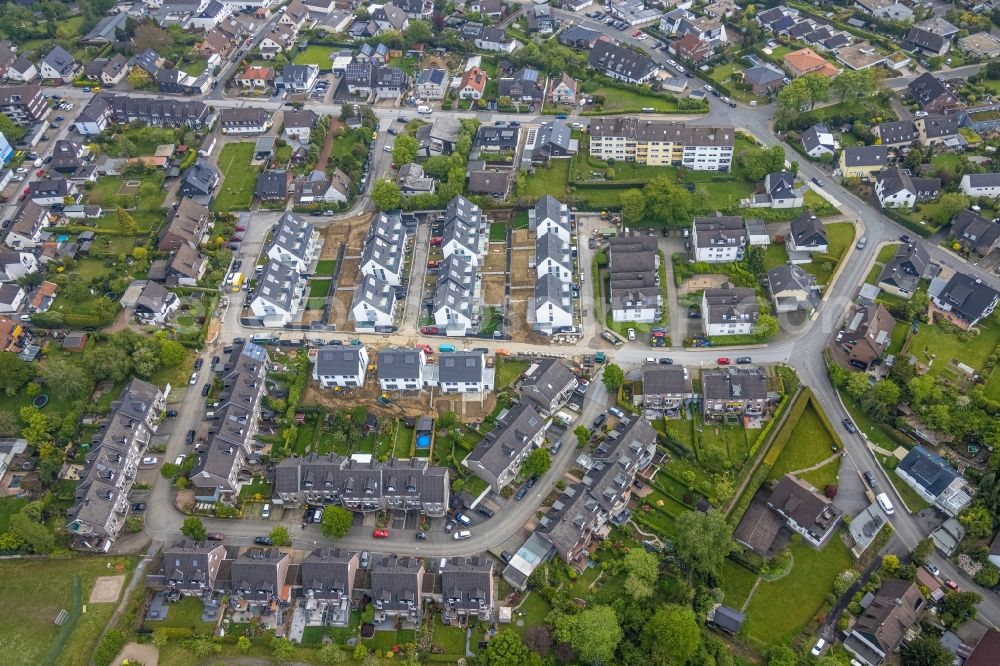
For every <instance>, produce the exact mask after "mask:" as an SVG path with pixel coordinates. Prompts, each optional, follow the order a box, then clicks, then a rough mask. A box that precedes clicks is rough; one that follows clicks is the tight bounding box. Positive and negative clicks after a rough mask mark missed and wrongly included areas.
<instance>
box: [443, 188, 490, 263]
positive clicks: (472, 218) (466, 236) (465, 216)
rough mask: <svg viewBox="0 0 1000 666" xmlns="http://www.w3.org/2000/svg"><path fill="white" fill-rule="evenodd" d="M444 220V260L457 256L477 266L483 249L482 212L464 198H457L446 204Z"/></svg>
mask: <svg viewBox="0 0 1000 666" xmlns="http://www.w3.org/2000/svg"><path fill="white" fill-rule="evenodd" d="M444 218H445V221H444V225H443V233H442V236H441V250H442V252H443V253H444V257H445V259H447V258H448V257H450V256H452V255H458V256H460V257H463V258H465V259H467V260H468V261H469V262H470V263H471V264H472V265H473V266H478V265H479V263H480V258H481V256H482V254H483V250H484V249H485V248H484V246H483V243H484V240H485V239H484V238H483V235H482V233H481V232H482V226H483V212H482V210H481V209H480V208H479V206H478V205H476V204H474V203H472V202H471V201H469V200H468V199H466V198H465V197H463V196H457V197H455V198H454V199H452V200H451V201H450V202H449V203H448V206H447V208H446V209H445V213H444Z"/></svg>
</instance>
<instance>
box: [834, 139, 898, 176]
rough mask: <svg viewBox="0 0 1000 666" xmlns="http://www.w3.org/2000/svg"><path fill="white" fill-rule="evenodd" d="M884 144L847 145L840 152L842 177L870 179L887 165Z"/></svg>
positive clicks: (887, 155)
mask: <svg viewBox="0 0 1000 666" xmlns="http://www.w3.org/2000/svg"><path fill="white" fill-rule="evenodd" d="M888 160H889V149H888V148H886V147H885V146H848V147H846V148H844V150H843V151H842V152H841V153H840V172H841V175H843V177H844V178H860V179H862V180H870V179H871V178H872V177H874V175H875V174H876V173H877V172H879V171H881V170H882V169H884V168H886V167H887V166H888V165H889V162H888Z"/></svg>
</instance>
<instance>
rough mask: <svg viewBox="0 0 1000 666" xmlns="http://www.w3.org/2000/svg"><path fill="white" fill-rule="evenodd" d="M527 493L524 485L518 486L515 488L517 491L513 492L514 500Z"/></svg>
mask: <svg viewBox="0 0 1000 666" xmlns="http://www.w3.org/2000/svg"><path fill="white" fill-rule="evenodd" d="M527 494H528V489H527V488H525V487H524V486H521V487H520V488H518V489H517V492H516V493H514V501H515V502H520V501H521V500H523V499H524V496H525V495H527Z"/></svg>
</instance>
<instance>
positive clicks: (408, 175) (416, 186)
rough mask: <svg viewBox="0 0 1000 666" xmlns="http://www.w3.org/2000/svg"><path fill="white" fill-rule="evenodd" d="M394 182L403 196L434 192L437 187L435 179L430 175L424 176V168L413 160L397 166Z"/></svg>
mask: <svg viewBox="0 0 1000 666" xmlns="http://www.w3.org/2000/svg"><path fill="white" fill-rule="evenodd" d="M396 184H397V185H398V186H399V192H400V194H402V195H403V196H404V197H412V196H417V195H420V194H434V191H435V190H436V189H437V181H435V180H434V179H433V178H431V177H430V176H425V175H424V168H423V167H422V166H420V165H419V164H417V163H415V162H412V163H410V164H404V165H403V166H401V167H400V168H399V173H398V174H397V175H396Z"/></svg>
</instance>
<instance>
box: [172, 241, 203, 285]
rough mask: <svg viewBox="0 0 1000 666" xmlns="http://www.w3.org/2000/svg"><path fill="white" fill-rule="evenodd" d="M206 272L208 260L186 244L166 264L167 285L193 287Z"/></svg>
mask: <svg viewBox="0 0 1000 666" xmlns="http://www.w3.org/2000/svg"><path fill="white" fill-rule="evenodd" d="M206 270H208V258H207V257H205V256H203V255H202V254H201V253H200V252H198V250H196V249H195V248H193V247H191V246H190V245H188V244H186V243H185V244H182V245H180V246H179V247H178V248H177V250H176V251H175V252H174V254H173V256H171V257H170V260H169V261H168V262H167V273H166V279H167V284H178V285H181V286H184V287H195V286H197V285H198V280H200V279H201V278H202V276H204V275H205V271H206Z"/></svg>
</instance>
